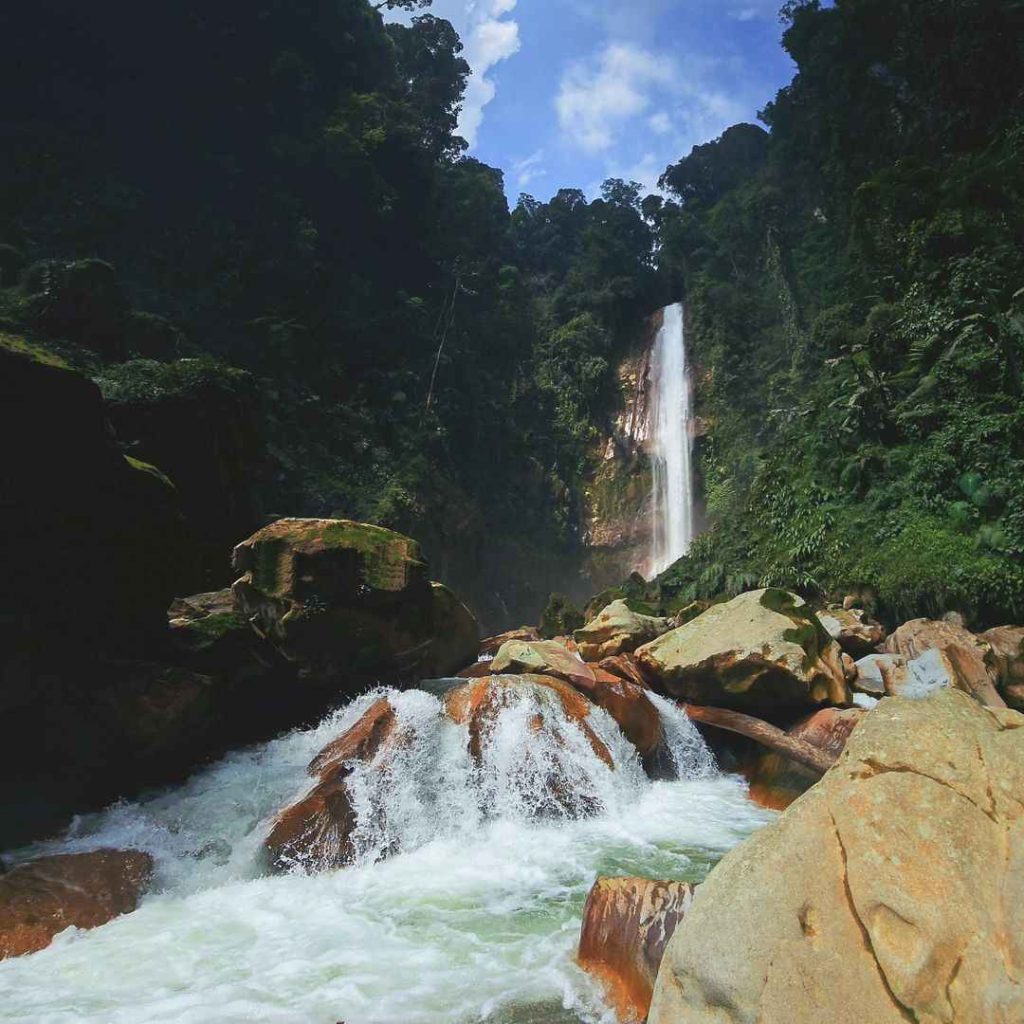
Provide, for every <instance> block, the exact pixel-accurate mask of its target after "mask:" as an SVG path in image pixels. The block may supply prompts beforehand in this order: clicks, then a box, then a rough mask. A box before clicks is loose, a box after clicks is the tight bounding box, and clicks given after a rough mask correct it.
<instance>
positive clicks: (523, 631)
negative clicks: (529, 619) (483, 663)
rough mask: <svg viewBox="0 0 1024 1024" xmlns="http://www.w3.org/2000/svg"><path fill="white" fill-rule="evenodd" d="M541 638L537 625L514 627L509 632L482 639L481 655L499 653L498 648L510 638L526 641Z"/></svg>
mask: <svg viewBox="0 0 1024 1024" xmlns="http://www.w3.org/2000/svg"><path fill="white" fill-rule="evenodd" d="M539 639H540V633H538V632H537V630H536V628H535V627H533V626H520V627H519V629H512V630H509V632H507V633H499V634H498V635H497V636H489V637H487V639H486V640H481V641H480V657H482V658H483V657H486V656H487V655H491V656H493V655H495V654H497V653H498V648H500V647H501V645H502V644H504V643H507V642H508V641H509V640H524V641H526V642H530V641H533V640H539Z"/></svg>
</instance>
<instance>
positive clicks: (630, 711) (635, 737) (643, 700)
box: [573, 665, 675, 778]
mask: <svg viewBox="0 0 1024 1024" xmlns="http://www.w3.org/2000/svg"><path fill="white" fill-rule="evenodd" d="M588 667H589V668H590V670H591V671H592V673H593V675H594V681H593V683H587V682H584V681H582V680H578V681H575V682H573V685H574V686H575V687H576V689H577V690H579V691H580V693H582V694H583V695H584V696H586V697H587V698H588V699H589V700H590V701H591V702H592V703H594V704H596V705H597V706H598V707H599V708H602V709H603V710H604V711H606V712H607V713H608V714H609V715H610V716H611V717H612V718H613V719H614V720H615V723H616V724H617V725H618V727H619V728H620V729H621V730H622V734H623V736H625V737H626V739H627V740H629V742H630V743H632V744H633V746H634V747H636V749H637V753H638V754H639V755H640V760H641V762H642V763H643V766H644V770H645V771H646V772H647V774H648V775H650V776H652V777H653V778H672V777H674V775H675V772H674V766H673V765H672V759H671V757H670V756H669V754H668V751H667V750H666V748H665V728H664V726H663V725H662V721H661V715H660V714H659V713H658V709H657V708H656V707H655V706H654V704H653V703H652V701H651V700H650V698H649V697H648V696H647V693H648V691H647V690H646V689H645V688H644V687H641V686H637V685H636V684H635V683H631V682H627V681H626V680H625V679H620V678H619V677H618V676H613V675H612V674H611V673H610V672H605V671H604V669H602V668H599V667H597V666H595V665H590V666H588Z"/></svg>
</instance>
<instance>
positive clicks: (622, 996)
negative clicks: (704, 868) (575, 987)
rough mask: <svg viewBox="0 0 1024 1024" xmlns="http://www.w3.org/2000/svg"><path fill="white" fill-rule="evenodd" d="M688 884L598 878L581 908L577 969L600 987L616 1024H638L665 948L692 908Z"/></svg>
mask: <svg viewBox="0 0 1024 1024" xmlns="http://www.w3.org/2000/svg"><path fill="white" fill-rule="evenodd" d="M693 892H694V886H693V885H691V884H690V883H689V882H658V881H652V880H651V879H648V878H598V879H597V881H596V882H594V885H593V888H592V889H591V890H590V894H589V895H588V896H587V903H586V906H585V907H584V908H583V927H582V929H581V932H580V945H579V952H578V954H577V960H578V962H579V965H580V966H581V967H582V968H583V969H584V970H585V971H587V973H588V974H592V975H593V976H594V977H596V978H597V979H598V980H599V981H600V982H601V984H602V986H603V987H604V990H605V995H606V998H607V1000H608V1002H609V1003H610V1005H611V1006H612V1008H613V1009H614V1010H615V1013H616V1016H617V1017H618V1019H619V1021H620V1024H642V1022H643V1021H645V1020H646V1019H647V1012H648V1010H649V1009H650V1005H651V995H652V993H653V991H654V982H655V979H656V978H657V976H658V968H659V966H660V965H661V960H662V957H663V956H664V953H665V947H666V946H667V945H668V941H669V939H671V938H672V934H673V932H675V930H676V927H677V926H678V924H679V922H680V921H681V920H682V919H683V915H684V914H685V913H686V912H687V910H688V909H689V908H690V905H691V904H692V903H693Z"/></svg>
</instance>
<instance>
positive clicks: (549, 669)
mask: <svg viewBox="0 0 1024 1024" xmlns="http://www.w3.org/2000/svg"><path fill="white" fill-rule="evenodd" d="M491 671H492V672H493V673H495V674H498V675H523V674H532V675H539V676H554V677H555V678H556V679H564V680H565V681H566V682H567V683H573V684H576V683H579V684H580V685H581V686H589V685H592V684H593V682H594V673H593V670H592V669H591V668H590V667H589V666H587V665H585V664H584V663H583V662H582V661H580V659H579V658H578V657H577V656H576V655H575V654H573V653H572V652H571V651H569V650H568V649H567V648H565V647H563V646H562V645H561V644H560V643H557V642H556V641H554V640H538V641H533V642H526V641H522V640H509V641H507V642H506V643H504V644H502V645H501V648H500V649H499V650H498V653H497V654H495V656H494V660H493V661H492V662H491Z"/></svg>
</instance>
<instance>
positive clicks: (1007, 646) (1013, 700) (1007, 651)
mask: <svg viewBox="0 0 1024 1024" xmlns="http://www.w3.org/2000/svg"><path fill="white" fill-rule="evenodd" d="M979 639H980V640H983V641H984V642H985V643H987V644H988V645H989V649H990V650H991V652H992V656H991V664H990V668H991V670H992V672H993V674H994V676H995V681H996V686H997V687H998V688H999V692H1000V694H1001V695H1002V697H1003V699H1004V700H1005V701H1006V703H1007V704H1009V706H1010V707H1011V708H1013V709H1014V710H1015V711H1024V626H996V628H995V629H990V630H987V631H986V632H984V633H981V634H979Z"/></svg>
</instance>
